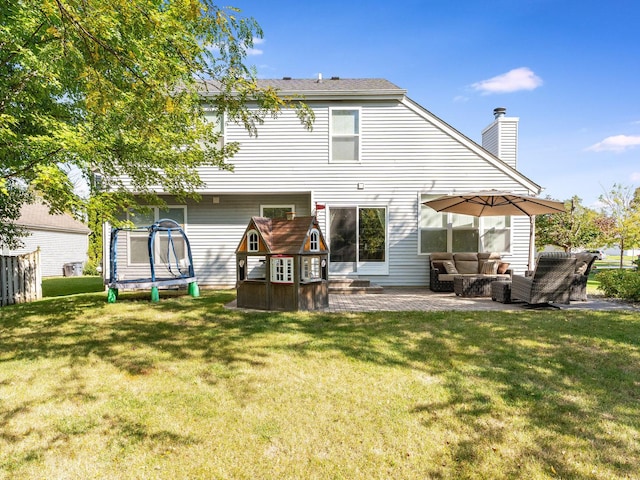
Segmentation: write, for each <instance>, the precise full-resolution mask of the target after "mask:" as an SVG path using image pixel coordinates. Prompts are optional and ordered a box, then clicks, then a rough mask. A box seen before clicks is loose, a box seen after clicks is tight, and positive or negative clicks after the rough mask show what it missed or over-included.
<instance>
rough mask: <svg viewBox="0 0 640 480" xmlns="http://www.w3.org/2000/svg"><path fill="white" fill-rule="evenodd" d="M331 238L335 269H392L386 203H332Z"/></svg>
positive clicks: (370, 271)
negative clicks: (352, 205)
mask: <svg viewBox="0 0 640 480" xmlns="http://www.w3.org/2000/svg"><path fill="white" fill-rule="evenodd" d="M329 240H330V249H331V255H330V258H331V272H332V273H334V274H348V273H361V274H365V275H366V274H370V275H384V274H388V273H389V265H388V258H387V257H388V252H387V209H386V207H330V209H329Z"/></svg>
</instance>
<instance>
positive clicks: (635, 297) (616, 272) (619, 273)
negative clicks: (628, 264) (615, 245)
mask: <svg viewBox="0 0 640 480" xmlns="http://www.w3.org/2000/svg"><path fill="white" fill-rule="evenodd" d="M596 279H597V280H598V281H599V282H600V285H599V288H600V290H602V291H603V292H604V294H605V295H606V296H607V297H613V298H623V299H625V300H632V301H636V302H637V301H640V271H638V270H635V269H634V270H632V269H617V268H616V269H612V270H605V271H601V272H598V273H597V275H596Z"/></svg>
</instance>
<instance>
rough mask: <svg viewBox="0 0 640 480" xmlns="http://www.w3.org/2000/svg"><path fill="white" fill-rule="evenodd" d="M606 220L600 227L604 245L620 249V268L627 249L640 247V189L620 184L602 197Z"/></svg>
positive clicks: (615, 185)
mask: <svg viewBox="0 0 640 480" xmlns="http://www.w3.org/2000/svg"><path fill="white" fill-rule="evenodd" d="M600 202H601V203H602V205H603V214H604V216H605V218H604V220H603V221H602V222H601V224H600V225H599V227H600V229H601V230H602V233H603V236H604V240H605V241H604V244H605V245H607V246H616V247H618V248H619V249H620V268H622V261H623V256H624V251H625V249H630V248H636V247H638V246H640V189H636V190H635V191H634V190H633V189H632V188H631V187H629V186H624V185H620V184H614V185H613V186H612V187H611V190H609V191H608V192H605V193H604V194H603V195H601V196H600Z"/></svg>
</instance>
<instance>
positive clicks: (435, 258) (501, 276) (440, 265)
mask: <svg viewBox="0 0 640 480" xmlns="http://www.w3.org/2000/svg"><path fill="white" fill-rule="evenodd" d="M429 263H430V273H431V277H430V280H429V288H430V289H431V290H432V291H434V292H453V291H454V289H453V278H454V277H455V276H459V275H462V276H476V277H477V276H483V275H487V276H491V277H495V279H496V280H510V279H511V273H512V272H511V269H509V264H508V263H505V262H502V261H501V260H500V254H499V253H496V252H490V253H489V252H485V253H474V252H469V253H467V252H463V253H449V252H434V253H432V254H431V259H430V262H429ZM485 264H486V265H485Z"/></svg>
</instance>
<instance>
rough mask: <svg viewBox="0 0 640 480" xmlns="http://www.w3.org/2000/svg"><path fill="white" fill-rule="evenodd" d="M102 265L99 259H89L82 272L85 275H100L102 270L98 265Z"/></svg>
mask: <svg viewBox="0 0 640 480" xmlns="http://www.w3.org/2000/svg"><path fill="white" fill-rule="evenodd" d="M99 266H100V262H99V261H95V260H89V261H87V263H85V264H84V269H83V270H82V273H83V274H84V275H91V276H93V275H100V271H99V270H98V267H99Z"/></svg>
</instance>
